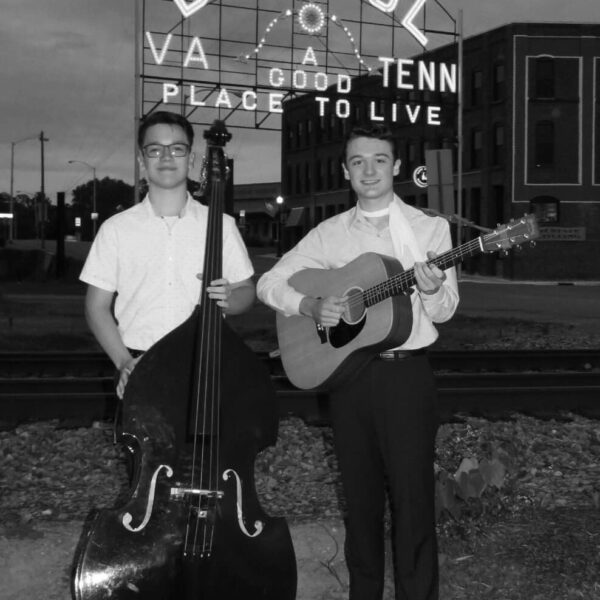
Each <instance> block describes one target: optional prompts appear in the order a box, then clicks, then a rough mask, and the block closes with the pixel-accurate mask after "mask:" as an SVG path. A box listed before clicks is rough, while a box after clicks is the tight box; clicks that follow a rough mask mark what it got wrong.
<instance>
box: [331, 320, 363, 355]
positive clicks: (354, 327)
mask: <svg viewBox="0 0 600 600" xmlns="http://www.w3.org/2000/svg"><path fill="white" fill-rule="evenodd" d="M366 322H367V312H366V311H365V312H364V314H363V316H362V318H361V319H360V320H359V321H357V322H356V323H347V322H346V321H344V319H340V322H339V323H338V324H337V325H336V326H335V327H330V328H329V332H328V338H329V343H330V344H331V345H332V346H333V347H334V348H342V347H344V346H345V345H346V344H349V343H350V342H351V341H352V340H353V339H354V338H355V337H357V336H358V335H360V332H361V331H362V330H363V327H364V326H365V323H366Z"/></svg>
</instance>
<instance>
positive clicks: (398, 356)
mask: <svg viewBox="0 0 600 600" xmlns="http://www.w3.org/2000/svg"><path fill="white" fill-rule="evenodd" d="M423 354H427V350H426V349H425V348H419V349H418V350H386V351H385V352H380V353H379V358H381V359H383V360H403V359H405V358H413V357H414V356H421V355H423Z"/></svg>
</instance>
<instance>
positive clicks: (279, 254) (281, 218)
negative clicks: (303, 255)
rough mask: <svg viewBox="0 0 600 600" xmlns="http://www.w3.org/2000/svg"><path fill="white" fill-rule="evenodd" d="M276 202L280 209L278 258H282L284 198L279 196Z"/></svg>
mask: <svg viewBox="0 0 600 600" xmlns="http://www.w3.org/2000/svg"><path fill="white" fill-rule="evenodd" d="M275 202H276V204H277V208H278V217H279V219H278V222H277V258H280V257H281V249H282V243H281V242H282V240H281V237H282V234H283V196H277V198H275Z"/></svg>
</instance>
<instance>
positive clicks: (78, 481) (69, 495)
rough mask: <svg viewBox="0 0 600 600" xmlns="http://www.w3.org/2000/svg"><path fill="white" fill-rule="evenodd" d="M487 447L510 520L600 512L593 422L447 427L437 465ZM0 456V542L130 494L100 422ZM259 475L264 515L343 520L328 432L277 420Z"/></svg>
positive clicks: (493, 497) (449, 465) (19, 432)
mask: <svg viewBox="0 0 600 600" xmlns="http://www.w3.org/2000/svg"><path fill="white" fill-rule="evenodd" d="M492 444H495V445H496V446H501V447H502V448H503V449H504V451H505V456H506V457H507V458H506V462H507V464H508V467H509V469H508V474H507V478H506V481H505V483H504V484H503V486H502V488H501V489H500V490H492V489H490V490H489V498H490V500H489V504H490V505H493V506H495V507H502V508H503V509H506V510H509V511H513V512H514V511H518V510H523V509H526V508H529V507H540V508H543V509H549V508H554V507H569V508H590V509H591V508H599V507H600V423H598V422H597V421H594V420H589V419H585V418H583V417H578V416H575V415H566V416H565V420H560V421H559V420H549V421H542V420H538V419H534V418H531V417H525V416H522V415H515V418H514V419H513V420H508V421H498V422H490V421H487V420H485V419H467V420H466V421H464V422H462V423H451V424H445V425H443V426H441V427H440V429H439V432H438V450H437V451H438V461H437V462H438V466H439V467H440V468H443V469H445V470H447V471H449V472H451V473H454V472H455V471H456V469H457V468H458V467H459V465H460V463H461V461H462V460H463V458H465V457H473V458H477V459H478V460H481V459H482V458H484V457H485V456H486V455H487V454H489V448H490V446H491V445H492ZM0 456H2V463H3V469H2V471H1V473H0V489H1V490H2V496H1V497H0V515H1V518H0V535H8V536H10V535H20V534H21V533H22V532H26V530H27V527H28V525H29V524H30V523H34V522H35V523H37V522H39V521H40V520H59V521H66V520H72V519H83V518H84V517H85V516H86V514H87V513H88V511H89V510H90V509H91V508H92V507H107V506H112V505H113V504H114V503H115V502H116V501H117V500H118V498H119V497H120V495H122V494H123V493H125V492H126V490H127V477H126V471H125V462H124V460H123V455H122V450H121V447H120V446H119V445H117V446H114V445H113V443H112V430H111V428H110V427H108V426H107V425H106V424H103V423H97V424H95V426H94V427H92V428H79V429H61V428H60V427H59V425H58V423H57V422H42V423H33V424H28V425H24V426H21V427H18V428H17V429H15V430H14V431H4V432H0ZM255 473H256V487H257V491H258V493H259V496H260V498H261V503H262V504H263V506H264V508H265V509H266V510H267V512H268V513H270V514H272V515H274V516H276V515H282V516H286V517H287V518H288V519H292V520H300V521H301V520H310V519H315V518H322V517H340V516H341V512H340V505H341V502H342V499H341V495H340V489H339V479H338V474H337V468H336V461H335V457H334V454H333V448H332V435H331V430H330V429H329V428H325V427H310V426H307V425H305V424H304V423H303V422H302V421H301V420H300V419H286V420H284V421H282V423H281V425H280V435H279V439H278V442H277V445H276V446H275V447H273V448H268V449H267V450H265V451H264V452H263V453H261V455H260V456H259V457H258V458H257V461H256V463H255ZM486 493H487V492H486Z"/></svg>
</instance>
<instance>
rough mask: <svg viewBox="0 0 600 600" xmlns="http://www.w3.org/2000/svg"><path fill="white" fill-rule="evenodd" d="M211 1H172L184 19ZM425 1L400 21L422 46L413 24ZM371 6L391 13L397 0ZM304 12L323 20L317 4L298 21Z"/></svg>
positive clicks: (424, 42) (307, 6) (372, 1)
mask: <svg viewBox="0 0 600 600" xmlns="http://www.w3.org/2000/svg"><path fill="white" fill-rule="evenodd" d="M210 1H211V0H194V2H186V0H174V2H175V4H176V6H177V8H178V9H179V10H180V11H181V14H182V15H183V17H184V18H187V17H191V16H192V15H193V14H195V13H197V12H198V11H199V10H200V9H202V8H204V7H205V6H206V5H207V4H208V3H209V2H210ZM426 1H427V0H415V1H414V3H413V5H412V6H411V7H410V8H409V10H408V12H407V13H406V15H405V16H404V18H403V19H402V25H403V27H404V28H406V29H407V30H408V31H410V33H411V34H412V35H413V36H414V37H415V38H416V39H417V41H418V42H419V43H420V44H422V45H423V46H426V45H427V42H428V40H427V38H426V37H425V36H424V35H423V33H422V32H421V31H420V30H419V29H418V28H417V26H416V25H415V24H414V23H413V21H414V19H415V17H416V16H417V14H418V13H419V11H420V10H421V8H423V6H424V4H425V2H426ZM369 3H370V4H371V6H373V7H375V8H376V9H378V10H380V11H382V12H385V13H391V12H394V11H395V10H396V7H397V6H398V0H385V1H384V0H369ZM304 12H310V13H312V14H313V15H318V16H319V17H320V21H321V25H322V23H323V20H324V16H323V12H322V10H321V8H320V7H319V6H318V5H317V4H312V3H307V4H305V5H304V6H303V7H302V8H301V9H300V19H301V20H302V19H303V17H304V15H303V13H304ZM320 27H321V26H319V27H317V28H316V29H311V28H307V31H308V33H316V32H317V31H318V30H319V29H320Z"/></svg>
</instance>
